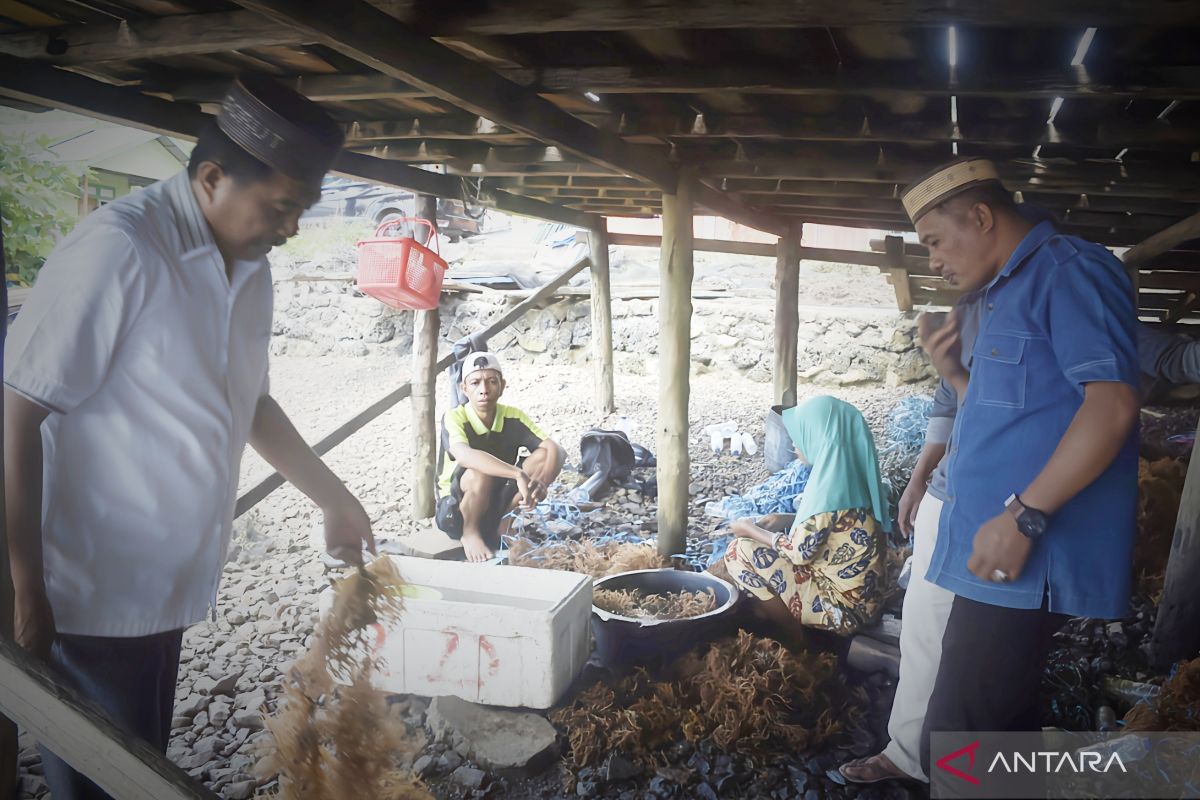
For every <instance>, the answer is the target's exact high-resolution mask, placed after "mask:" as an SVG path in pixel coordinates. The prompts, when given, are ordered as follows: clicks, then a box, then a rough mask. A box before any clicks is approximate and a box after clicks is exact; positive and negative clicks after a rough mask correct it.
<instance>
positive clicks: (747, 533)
mask: <svg viewBox="0 0 1200 800" xmlns="http://www.w3.org/2000/svg"><path fill="white" fill-rule="evenodd" d="M783 423H784V426H785V427H786V428H787V431H788V434H789V435H790V436H791V439H792V443H793V445H794V446H795V449H796V454H797V456H799V458H800V459H802V460H803V461H805V462H806V463H808V464H811V465H812V473H811V474H810V475H809V478H808V484H807V486H806V488H805V490H804V494H803V495H802V496H801V497H800V499H799V502H798V504H797V506H796V514H795V515H792V514H770V515H767V516H765V517H758V518H747V519H739V520H736V521H735V522H734V523H733V524H732V526H731V527H732V530H733V532H734V533H735V534H737V536H738V538H736V539H734V540H733V541H732V542H731V543H730V545H729V550H728V551H727V552H726V554H725V561H724V567H725V569H726V571H727V573H728V576H729V578H730V579H731V580H732V581H733V582H734V583H735V584H737V585H738V586H739V587H740V588H741V589H742V590H743V591H745V592H746V593H748V594H750V595H751V596H752V597H753V598H754V599H755V600H757V601H760V605H758V606H757V607H756V608H755V611H756V612H757V613H759V614H760V615H761V616H764V617H766V618H767V619H768V620H770V622H771V623H773V624H774V625H775V626H777V628H778V630H779V634H780V635H779V638H780V639H781V640H783V641H785V642H787V643H789V644H799V643H800V642H802V641H803V639H804V633H803V628H804V627H810V628H817V629H821V630H825V631H830V632H832V633H835V634H839V635H841V636H848V635H849V634H852V633H854V632H855V631H857V630H858V629H859V628H861V627H863V626H864V625H868V624H870V623H872V622H873V621H874V620H875V618H876V617H877V616H878V613H879V610H880V606H881V604H882V601H883V586H882V583H883V578H884V557H885V555H886V550H887V542H886V537H885V534H886V533H887V532H888V531H889V530H890V529H891V521H890V520H889V518H888V511H887V501H886V494H885V493H884V489H883V483H882V481H881V480H880V477H879V461H878V458H877V457H876V454H875V443H874V441H873V440H872V438H871V431H870V429H869V428H868V427H867V422H866V420H864V419H863V416H862V414H861V413H860V412H859V411H858V409H856V408H855V407H854V406H852V405H850V404H849V403H845V402H842V401H841V400H838V399H836V398H834V397H814V398H812V399H811V400H808V401H806V402H804V403H802V404H801V405H799V406H796V407H794V408H789V409H787V410H785V411H784V412H783Z"/></svg>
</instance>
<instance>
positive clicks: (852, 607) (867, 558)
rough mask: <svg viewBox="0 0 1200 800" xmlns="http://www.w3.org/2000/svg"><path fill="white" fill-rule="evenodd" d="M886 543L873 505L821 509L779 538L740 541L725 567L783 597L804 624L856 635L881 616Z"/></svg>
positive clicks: (756, 590)
mask: <svg viewBox="0 0 1200 800" xmlns="http://www.w3.org/2000/svg"><path fill="white" fill-rule="evenodd" d="M886 549H887V542H886V540H885V537H884V534H883V531H882V529H881V528H880V526H879V522H878V521H877V520H876V519H875V517H874V516H873V515H872V514H871V512H870V511H869V510H866V509H861V508H856V509H850V510H846V511H829V512H825V513H823V514H817V515H816V516H814V517H810V518H809V519H807V520H804V521H803V522H798V523H797V524H795V525H793V526H792V529H791V530H790V531H785V532H784V533H781V534H779V535H778V536H777V537H776V538H775V547H769V546H767V545H764V544H762V543H761V542H756V541H754V540H753V539H743V538H738V539H734V540H733V541H732V542H730V543H729V550H728V551H727V552H726V553H725V564H726V567H727V568H728V570H729V575H730V577H731V578H733V580H734V582H736V583H737V584H738V586H740V587H741V588H742V589H743V590H745V591H746V592H748V593H749V594H751V595H753V596H754V597H757V598H758V599H759V600H770V599H771V598H773V597H778V598H780V599H782V600H783V601H784V603H786V604H787V607H788V609H789V610H790V611H791V612H792V616H794V617H795V618H796V619H798V620H799V621H800V622H801V623H802V624H804V625H808V626H811V627H814V628H823V629H825V630H829V631H834V632H836V633H839V634H843V635H846V634H850V633H854V632H855V631H857V630H858V629H859V628H861V627H863V626H864V625H868V624H870V623H872V622H873V621H874V620H875V618H876V617H877V615H878V613H879V610H880V606H881V604H882V602H883V588H884V587H883V578H884V574H885V572H884V557H885V555H886Z"/></svg>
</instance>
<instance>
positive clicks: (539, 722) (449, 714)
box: [427, 697, 558, 777]
mask: <svg viewBox="0 0 1200 800" xmlns="http://www.w3.org/2000/svg"><path fill="white" fill-rule="evenodd" d="M427 720H428V724H429V729H430V730H431V731H432V732H433V734H434V736H435V737H437V739H438V740H439V741H449V740H450V739H451V738H452V737H453V736H454V735H455V734H457V735H458V736H461V737H462V740H463V741H462V743H463V746H464V749H465V750H467V751H468V752H469V753H470V757H471V758H472V760H474V761H475V762H476V763H477V764H479V765H480V766H482V767H486V768H487V769H490V770H493V771H494V772H496V773H498V774H500V775H504V776H506V777H527V776H529V775H535V774H537V773H538V772H541V771H542V770H544V769H545V768H546V766H547V765H549V764H550V763H551V762H552V761H553V760H554V757H555V755H556V754H557V736H558V734H557V732H556V731H555V730H554V726H553V725H551V724H550V723H549V721H547V719H546V718H545V717H543V716H542V715H541V714H536V713H533V712H531V711H515V710H513V709H510V708H496V707H493V706H483V705H479V704H477V703H468V702H467V701H466V700H462V699H460V698H457V697H438V698H435V699H434V701H433V703H432V704H431V705H430V706H429V715H428V717H427Z"/></svg>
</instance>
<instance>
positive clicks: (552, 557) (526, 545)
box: [508, 537, 671, 578]
mask: <svg viewBox="0 0 1200 800" xmlns="http://www.w3.org/2000/svg"><path fill="white" fill-rule="evenodd" d="M508 563H509V564H511V565H513V566H515V567H537V568H540V569H562V570H567V571H569V572H579V573H582V574H584V575H591V576H592V577H593V578H603V577H605V576H606V575H616V574H617V573H619V572H632V571H633V570H637V569H660V568H662V567H669V566H671V561H670V559H668V558H666V557H664V556H661V555H659V554H658V551H657V550H656V549H655V547H654V544H653V543H640V542H617V541H607V542H601V543H600V544H593V543H592V542H589V541H576V540H573V539H568V540H566V541H561V542H547V543H545V544H540V545H537V544H534V543H533V542H531V541H530V540H529V539H525V538H522V537H517V538H515V539H513V540H512V541H511V542H510V544H509V546H508Z"/></svg>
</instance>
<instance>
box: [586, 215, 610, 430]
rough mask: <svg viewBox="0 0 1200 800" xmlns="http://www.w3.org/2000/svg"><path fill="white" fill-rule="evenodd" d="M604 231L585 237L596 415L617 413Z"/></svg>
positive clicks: (607, 240) (606, 246) (596, 231)
mask: <svg viewBox="0 0 1200 800" xmlns="http://www.w3.org/2000/svg"><path fill="white" fill-rule="evenodd" d="M608 243H609V236H608V229H607V227H605V228H601V229H598V230H594V231H590V232H589V233H588V250H589V253H590V258H591V261H592V292H591V295H592V304H591V305H592V387H593V389H592V397H593V400H594V402H595V407H596V413H597V414H600V415H602V416H607V415H609V414H611V413H613V412H614V411H616V410H617V403H616V398H615V396H614V392H613V326H612V280H611V276H610V273H609V265H608Z"/></svg>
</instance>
